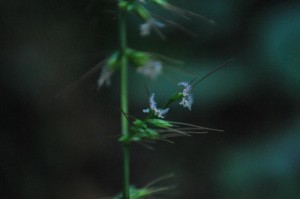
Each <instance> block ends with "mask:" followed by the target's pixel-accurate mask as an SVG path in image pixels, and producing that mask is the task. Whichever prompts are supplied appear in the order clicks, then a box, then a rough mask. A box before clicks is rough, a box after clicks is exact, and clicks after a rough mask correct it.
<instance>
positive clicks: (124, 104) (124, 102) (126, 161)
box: [119, 0, 130, 199]
mask: <svg viewBox="0 0 300 199" xmlns="http://www.w3.org/2000/svg"><path fill="white" fill-rule="evenodd" d="M119 1H121V0H119ZM119 37H120V38H119V39H120V41H119V42H120V52H121V109H122V111H123V112H125V113H128V81H127V79H128V78H127V57H126V54H125V53H126V49H127V35H126V13H125V12H124V11H123V10H121V9H120V11H119ZM121 125H122V134H123V135H125V136H127V135H128V120H127V118H126V116H125V115H124V114H123V113H121ZM129 167H130V145H129V143H124V144H123V180H124V182H123V183H124V185H123V198H124V199H130V196H129V184H130V182H129Z"/></svg>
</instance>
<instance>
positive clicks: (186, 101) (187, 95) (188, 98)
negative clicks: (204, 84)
mask: <svg viewBox="0 0 300 199" xmlns="http://www.w3.org/2000/svg"><path fill="white" fill-rule="evenodd" d="M178 85H179V86H183V87H184V89H183V91H182V95H183V98H182V100H181V102H180V103H179V104H180V105H182V106H183V107H187V108H188V109H189V110H191V109H192V104H193V101H194V100H193V96H192V94H191V91H192V86H191V85H190V84H189V83H188V82H180V83H178Z"/></svg>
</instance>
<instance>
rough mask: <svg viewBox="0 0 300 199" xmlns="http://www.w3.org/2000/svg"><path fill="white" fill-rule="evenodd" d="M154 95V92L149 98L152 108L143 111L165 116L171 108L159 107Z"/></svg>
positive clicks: (161, 116) (160, 116)
mask: <svg viewBox="0 0 300 199" xmlns="http://www.w3.org/2000/svg"><path fill="white" fill-rule="evenodd" d="M154 97H155V94H154V93H153V94H152V95H151V96H150V98H149V105H150V108H147V109H144V110H143V112H144V113H151V114H153V115H154V116H156V117H159V118H164V117H165V116H164V115H165V114H166V113H167V112H168V111H169V108H166V109H160V108H157V104H156V102H155V100H154Z"/></svg>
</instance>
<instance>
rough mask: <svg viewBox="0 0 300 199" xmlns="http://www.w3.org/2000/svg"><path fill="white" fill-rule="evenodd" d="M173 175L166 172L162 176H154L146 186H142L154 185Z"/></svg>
mask: <svg viewBox="0 0 300 199" xmlns="http://www.w3.org/2000/svg"><path fill="white" fill-rule="evenodd" d="M173 177H174V174H167V175H164V176H161V177H159V178H156V179H155V180H153V181H151V182H149V183H148V184H146V186H145V187H144V188H148V187H150V186H152V185H155V184H157V183H159V182H161V181H163V180H166V179H169V178H173Z"/></svg>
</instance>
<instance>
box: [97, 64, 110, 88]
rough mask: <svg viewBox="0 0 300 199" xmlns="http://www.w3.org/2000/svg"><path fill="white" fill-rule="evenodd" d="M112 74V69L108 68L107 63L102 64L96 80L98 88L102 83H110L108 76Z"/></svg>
mask: <svg viewBox="0 0 300 199" xmlns="http://www.w3.org/2000/svg"><path fill="white" fill-rule="evenodd" d="M112 74H113V71H112V70H110V69H109V68H108V66H107V65H104V66H103V68H102V71H101V75H100V77H99V79H98V81H97V83H98V88H100V87H101V86H102V85H103V84H106V85H107V86H108V85H110V78H111V76H112Z"/></svg>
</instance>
